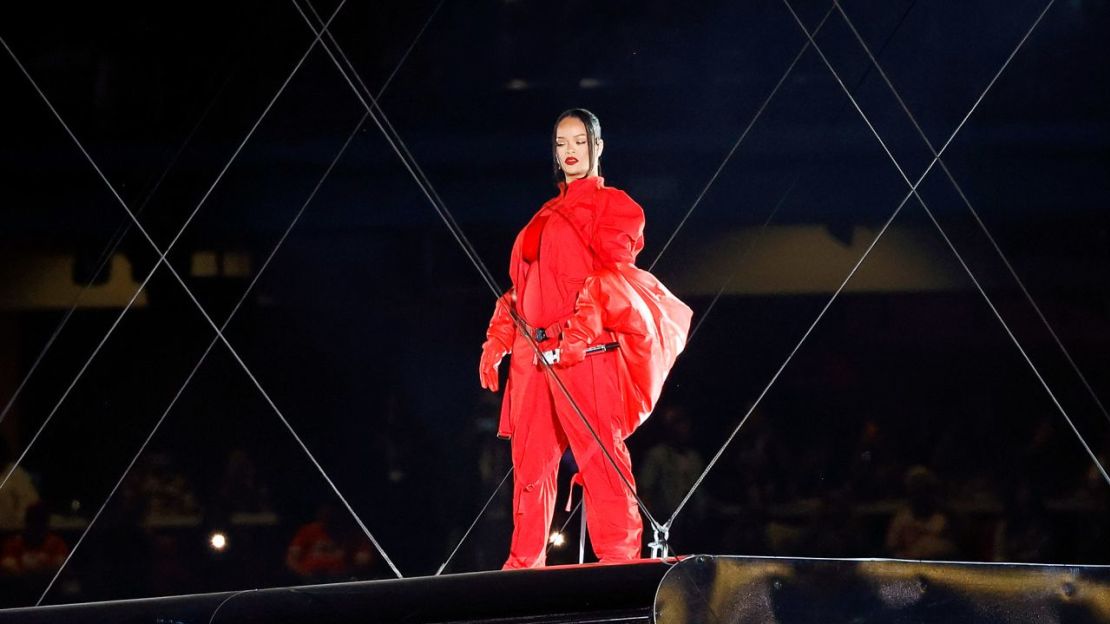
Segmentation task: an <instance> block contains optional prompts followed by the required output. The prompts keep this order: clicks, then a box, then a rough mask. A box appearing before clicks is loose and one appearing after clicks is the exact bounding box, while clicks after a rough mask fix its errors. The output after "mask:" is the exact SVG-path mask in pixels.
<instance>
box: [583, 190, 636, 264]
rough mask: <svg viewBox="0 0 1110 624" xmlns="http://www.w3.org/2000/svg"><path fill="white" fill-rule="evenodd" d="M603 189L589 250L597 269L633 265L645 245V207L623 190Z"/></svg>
mask: <svg viewBox="0 0 1110 624" xmlns="http://www.w3.org/2000/svg"><path fill="white" fill-rule="evenodd" d="M605 191H606V192H605V202H604V204H603V205H602V206H601V212H600V214H599V215H598V217H597V222H596V223H595V226H594V236H593V240H592V241H591V242H590V249H591V250H592V251H593V252H594V257H595V258H596V260H597V263H598V265H599V268H611V267H613V266H615V265H617V264H632V263H634V262H635V261H636V256H637V255H638V254H639V253H640V250H642V249H643V248H644V209H643V208H641V207H640V204H637V203H636V202H635V201H633V200H632V198H631V197H629V196H628V194H627V193H625V192H624V191H620V190H617V189H605Z"/></svg>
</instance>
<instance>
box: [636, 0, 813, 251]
mask: <svg viewBox="0 0 1110 624" xmlns="http://www.w3.org/2000/svg"><path fill="white" fill-rule="evenodd" d="M832 13H833V5H829V10H828V11H825V15H824V17H822V18H821V21H820V22H818V23H817V30H816V31H815V32H819V31H820V30H821V28H823V27H824V26H825V22H826V21H828V19H829V16H830V15H832ZM809 45H810V44H809V42H808V41H806V42H805V43H803V44H802V47H801V49H799V50H798V53H797V54H795V55H794V60H792V61H790V65H788V66H787V67H786V71H784V72H783V73H782V77H780V78H779V81H778V82H776V83H775V86H774V88H772V89H771V92H770V93H768V94H767V97H765V98H764V99H763V103H762V104H760V105H759V108H758V109H756V111H755V115H754V116H753V117H752V120H751V121H749V122H748V125H747V126H745V127H744V130H743V132H741V133H740V136H739V137H738V138H737V139H736V142H735V143H733V144H732V149H730V150H729V151H728V153H727V154H725V157H724V159H723V160H722V161H721V164H720V165H717V170H716V171H714V172H713V175H712V176H710V177H709V181H708V182H706V183H705V186H704V187H703V188H702V189H701V192H700V193H698V196H697V198H695V199H694V203H693V204H692V205H691V206H690V209H689V210H687V211H686V214H685V215H683V216H682V219H681V220H680V221H679V222H678V226H677V227H675V229H674V232H671V236H670V238H668V239H667V242H665V243H663V248H662V249H660V250H659V253H658V254H656V255H655V259H654V260H652V261H651V265H650V266H649V267H648V271H654V270H655V265H656V264H659V259H660V258H662V257H663V254H664V253H666V252H667V249H668V248H670V246H671V243H672V242H674V239H675V237H677V236H678V233H679V231H680V230H682V227H683V226H684V225H686V221H687V220H689V219H690V215H692V214H694V210H696V209H697V207H698V205H700V204H701V200H702V199H703V198H704V197H705V194H706V193H708V192H709V187H711V186H713V183H714V182H716V181H717V178H718V177H719V176H720V175H721V172H722V171H724V170H725V167H726V166H727V165H728V161H729V160H731V159H732V155H733V154H735V153H736V150H738V149H740V144H741V143H743V142H744V139H746V138H747V137H748V133H749V132H751V129H752V127H753V126H755V122H757V121H759V118H760V117H761V116H763V111H764V110H766V109H767V105H768V104H770V103H771V100H773V99H774V98H775V95H777V94H778V92H779V89H780V88H781V87H782V85H783V83H785V82H786V79H787V77H789V76H790V73H791V72H793V71H794V66H795V65H797V64H798V61H800V60H801V59H802V56H803V55H805V53H806V50H808V49H809Z"/></svg>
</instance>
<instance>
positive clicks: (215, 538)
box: [208, 531, 227, 550]
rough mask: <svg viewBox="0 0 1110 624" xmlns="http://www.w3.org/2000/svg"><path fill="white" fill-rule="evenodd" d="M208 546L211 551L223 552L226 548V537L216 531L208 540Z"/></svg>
mask: <svg viewBox="0 0 1110 624" xmlns="http://www.w3.org/2000/svg"><path fill="white" fill-rule="evenodd" d="M208 545H209V546H211V547H212V550H223V549H225V548H227V536H226V535H224V534H223V533H220V532H219V531H217V532H215V533H213V534H212V536H211V537H209V538H208Z"/></svg>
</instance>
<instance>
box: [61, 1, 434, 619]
mask: <svg viewBox="0 0 1110 624" xmlns="http://www.w3.org/2000/svg"><path fill="white" fill-rule="evenodd" d="M434 15H435V13H434V12H433V14H432V16H430V17H429V18H428V22H426V23H425V25H424V26H425V28H426V27H427V24H428V23H430V22H431V19H432V17H434ZM423 33H424V28H422V29H421V30H420V31H419V32H418V33H417V35H416V37H415V38H414V39H413V42H412V44H411V45H409V47H408V49H407V50H406V51H405V53H404V54H403V55H402V56H401V59H400V60H399V61H398V62H397V65H396V66H395V67H394V69H393V72H392V73H391V74H390V75H389V77H388V78H387V79H386V80H385V82H384V83H383V84H382V87H381V89H380V90H379V96H380V95H381V94H382V93H384V92H385V90H386V89H387V88H388V87H389V84H390V82H391V81H392V80H393V77H394V76H395V75H396V74H397V71H398V70H399V69H400V67H401V65H403V64H404V62H405V60H406V59H407V58H408V56H409V54H410V53H411V52H412V49H413V48H414V47H415V45H416V42H417V41H418V40H419V39H420V37H421V35H423ZM367 117H368V115H367V114H365V113H364V114H363V115H362V118H361V119H359V121H358V123H356V124H355V126H354V128H352V130H351V132H350V134H349V135H348V136H347V139H346V140H345V141H344V142H343V145H342V146H341V147H340V148H339V151H338V152H337V153H336V155H335V157H334V158H333V159H332V161H331V163H330V164H329V165H328V167H327V169H326V170H325V171H324V174H323V175H322V176H321V177H320V180H319V181H318V182H317V183H316V186H315V187H314V188H313V189H312V192H311V193H310V194H309V196H308V198H307V199H305V201H304V203H303V204H302V205H301V208H300V210H298V211H297V213H296V214H295V215H294V217H293V220H292V221H291V222H290V223H289V225H288V226H287V227H286V229H285V232H284V233H283V234H282V235H281V237H280V238H279V239H278V241H277V243H276V244H275V245H274V247H273V249H272V250H271V251H270V254H269V255H268V256H267V257H266V260H265V261H264V262H263V263H262V265H261V266H260V268H259V269H258V271H257V272H256V273H255V275H254V277H253V278H252V279H251V282H250V283H249V284H248V285H247V288H246V289H245V290H244V291H243V294H242V295H241V296H240V298H239V301H238V302H236V304H235V306H234V307H233V308H232V310H231V313H230V314H228V316H227V318H226V320H225V321H224V323H223V325H221V327H220V331H224V330H226V329H227V327H228V325H229V324H230V323H231V321H232V319H233V318H234V317H235V315H236V313H238V311H239V308H240V307H241V306H242V305H243V303H244V302H245V301H246V299H247V297H248V296H249V295H250V293H251V291H252V290H253V289H254V286H255V285H256V284H257V283H258V281H259V279H261V277H262V274H263V273H264V272H265V271H266V269H267V268H268V267H269V265H270V262H271V261H272V260H273V259H274V257H275V256H276V255H277V252H278V250H279V249H281V247H282V245H283V244H284V243H285V240H286V239H287V238H288V237H289V234H290V233H291V232H292V231H293V228H294V227H295V226H296V225H297V223H298V222H299V221H300V219H301V216H302V215H303V214H304V212H305V210H306V209H307V208H308V205H309V204H310V203H311V202H312V200H313V199H314V198H315V196H316V194H317V193H318V192H319V190H320V188H321V187H322V186H323V185H324V182H325V181H326V180H327V179H328V177H329V176H330V175H331V172H332V170H333V169H334V168H335V166H336V164H338V162H339V160H340V159H341V158H342V156H343V154H344V153H345V152H346V151H347V147H348V146H349V145H350V143H351V140H352V139H354V137H355V135H356V134H358V131H359V130H360V129H361V128H362V125H363V124H364V123H365V122H366V119H367ZM217 342H218V338H213V339H212V341H211V342H209V344H208V347H207V348H206V349H205V350H204V353H203V354H201V356H200V359H199V360H198V361H197V363H196V364H195V365H194V366H193V369H192V371H191V372H190V373H189V375H188V376H187V377H186V379H185V381H184V382H183V383H182V385H181V386H180V387H179V388H178V390H177V393H176V394H175V395H174V397H173V399H172V400H171V401H170V403H169V405H168V406H167V407H166V409H165V410H164V411H163V412H162V416H161V417H160V418H159V419H158V421H157V422H156V423H155V425H154V428H153V429H152V430H151V431H150V433H149V434H148V435H147V437H146V440H145V441H144V442H143V444H142V446H140V448H139V450H138V451H137V452H136V453H135V455H134V456H133V458H132V460H131V462H130V463H129V464H128V466H127V468H126V469H125V470H124V472H123V474H122V475H121V476H120V478H119V480H118V481H117V482H116V485H115V486H114V487H113V488H112V490H111V492H110V493H109V494H108V497H107V498H106V499H105V500H104V502H103V503H102V504H101V506H100V509H99V510H98V511H97V512H96V514H95V515H94V516H93V518H92V520H91V521H90V522H89V524H88V525H87V526H86V527H85V530H84V531H83V532H82V534H81V536H80V538H79V539H78V540H77V543H76V544H75V545H74V547H73V549H72V550H71V551H70V552H69V554H68V556H67V557H66V560H65V561H64V562H63V563H62V568H64V567H65V565H66V563H68V562H69V559H70V557H72V556H73V552H74V551H76V550H77V547H78V546H80V543H81V541H82V540H84V538H85V535H86V534H87V533H88V532H89V531H90V530H91V529H92V525H93V524H95V523H96V521H97V519H98V518H99V517H100V514H101V513H103V511H104V509H105V508H107V506H108V503H109V501H111V499H112V497H113V496H114V495H115V493H116V491H117V490H118V489H119V487H120V486H121V485H122V484H123V482H124V479H126V477H127V475H128V474H129V473H130V472H131V469H132V468H133V467H134V465H135V463H136V462H137V461H138V459H139V457H141V456H142V454H143V452H144V451H145V450H146V448H147V446H148V445H149V444H150V442H151V440H153V439H154V436H155V434H156V433H157V432H158V430H159V429H160V428H161V426H162V424H163V422H165V420H166V417H167V416H168V415H169V413H170V411H171V410H172V409H173V407H174V405H175V404H176V403H177V401H178V399H179V398H180V397H181V395H182V394H183V393H184V391H185V389H186V388H187V387H188V386H189V383H190V382H191V381H192V380H193V378H194V376H195V375H196V373H197V371H199V370H200V367H201V365H202V364H203V363H204V362H205V360H206V358H207V357H208V354H209V353H210V352H211V351H212V349H213V348H214V347H215V346H216V343H217ZM287 426H288V424H287ZM291 433H293V436H294V437H295V438H297V441H298V442H300V439H299V436H297V434H296V432H293V431H291ZM301 446H302V448H303V449H304V450H305V452H306V453H308V455H309V458H310V459H311V460H312V461H313V462H314V463H317V462H316V460H315V458H314V457H312V454H311V452H309V451H308V448H307V447H306V446H305V445H304V444H303V443H301ZM317 468H319V469H320V470H321V471H323V468H322V467H320V466H319V464H318V463H317ZM324 476H325V479H326V478H327V475H326V474H325V475H324ZM329 481H330V479H329ZM333 487H334V485H333ZM336 493H337V494H338V491H337V492H336ZM339 498H340V500H342V501H343V503H344V504H345V505H346V506H347V509H348V511H350V513H351V515H352V516H354V517H355V521H356V522H357V523H358V524H359V526H360V528H362V530H363V531H364V533H365V534H366V536H367V538H368V539H369V540H370V541H371V543H372V544H373V545H374V547H375V548H376V549H377V550H378V552H379V553H380V554H381V555H382V558H383V559H384V560H385V562H386V563H387V564H388V565H389V567H390V568H391V569H392V570H393V571H394V573H395V574H397V576H398V577H400V576H401V574H400V572H399V571H398V569H397V567H396V565H394V563H393V561H392V560H391V559H390V558H389V555H388V553H386V551H385V549H384V548H383V547H382V545H381V544H380V543H379V542H378V541H377V539H376V538H375V537H374V536H373V535H372V534H371V533H370V531H369V529H368V528H367V527H366V526H365V525H364V524H363V522H362V520H361V518H359V517H358V514H356V513H355V512H354V510H353V509H352V508H351V506H350V505H349V504H348V503H347V501H346V500H345V499H344V498H343V496H342V495H341V494H340V495H339ZM60 574H61V569H59V570H58V572H57V574H56V575H55V579H56V578H57V576H58V575H60ZM52 584H53V582H52ZM49 590H50V588H49V587H47V592H49ZM47 592H44V593H43V596H44V597H45V595H46V593H47ZM221 606H222V604H221ZM217 611H218V609H217ZM213 617H215V614H213Z"/></svg>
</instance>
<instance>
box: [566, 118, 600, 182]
mask: <svg viewBox="0 0 1110 624" xmlns="http://www.w3.org/2000/svg"><path fill="white" fill-rule="evenodd" d="M588 140H589V139H588V137H587V135H586V124H584V123H582V120H581V119H579V118H577V117H567V118H565V119H563V120H562V121H560V122H559V125H558V126H557V127H556V128H555V157H556V158H557V159H559V167H561V168H562V170H563V175H565V176H566V179H567V182H570V181H571V180H577V179H579V178H584V177H586V176H588V175H590V174H591V173H592V172H591V170H590V149H589V145H588V143H587V142H588ZM596 151H597V155H598V157H600V156H601V141H600V140H599V141H598V144H597V146H596Z"/></svg>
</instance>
